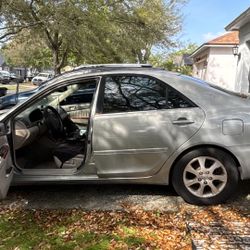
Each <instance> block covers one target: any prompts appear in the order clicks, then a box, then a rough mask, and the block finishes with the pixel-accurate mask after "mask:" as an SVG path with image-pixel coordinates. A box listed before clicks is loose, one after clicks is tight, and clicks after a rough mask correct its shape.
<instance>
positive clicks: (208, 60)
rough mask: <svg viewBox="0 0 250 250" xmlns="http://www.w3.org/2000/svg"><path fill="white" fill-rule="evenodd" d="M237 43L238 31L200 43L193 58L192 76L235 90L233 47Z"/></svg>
mask: <svg viewBox="0 0 250 250" xmlns="http://www.w3.org/2000/svg"><path fill="white" fill-rule="evenodd" d="M238 44H239V38H238V32H237V31H234V32H229V33H226V34H224V35H222V36H219V37H217V38H215V39H213V40H211V41H209V42H206V43H204V44H202V45H201V46H200V47H199V48H198V49H196V50H195V51H194V52H193V53H192V54H191V55H190V57H191V58H193V76H194V77H197V78H200V79H202V80H205V81H207V82H211V83H213V84H216V85H218V86H220V87H223V88H226V89H228V90H232V91H235V90H236V85H235V77H236V69H237V56H235V55H234V53H233V49H234V48H235V46H237V45H238Z"/></svg>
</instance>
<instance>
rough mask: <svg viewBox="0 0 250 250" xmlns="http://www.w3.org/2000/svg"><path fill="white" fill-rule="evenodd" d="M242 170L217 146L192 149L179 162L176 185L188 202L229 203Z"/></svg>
mask: <svg viewBox="0 0 250 250" xmlns="http://www.w3.org/2000/svg"><path fill="white" fill-rule="evenodd" d="M238 181H239V172H238V168H237V166H236V163H235V161H234V159H233V158H232V157H231V156H230V155H229V154H228V153H226V152H224V151H222V150H220V149H216V148H201V149H196V150H193V151H190V152H188V153H187V154H185V155H184V156H182V157H181V159H180V160H178V162H177V163H176V164H175V166H174V169H173V172H172V184H173V186H174V189H175V191H176V192H177V193H178V194H179V195H180V196H181V197H182V198H183V199H184V200H185V201H186V202H188V203H191V204H195V205H214V204H218V203H222V202H225V201H226V200H227V199H229V198H230V197H232V195H233V193H234V192H235V191H236V189H237V186H238Z"/></svg>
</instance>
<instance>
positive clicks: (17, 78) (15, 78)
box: [10, 73, 24, 83]
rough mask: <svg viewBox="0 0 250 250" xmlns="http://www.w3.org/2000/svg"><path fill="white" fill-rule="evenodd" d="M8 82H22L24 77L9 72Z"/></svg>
mask: <svg viewBox="0 0 250 250" xmlns="http://www.w3.org/2000/svg"><path fill="white" fill-rule="evenodd" d="M10 82H14V83H23V82H24V78H23V77H22V76H18V75H17V74H15V73H10Z"/></svg>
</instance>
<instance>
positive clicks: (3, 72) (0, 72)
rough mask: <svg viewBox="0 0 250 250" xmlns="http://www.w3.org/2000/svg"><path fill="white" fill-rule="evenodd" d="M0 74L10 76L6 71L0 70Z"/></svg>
mask: <svg viewBox="0 0 250 250" xmlns="http://www.w3.org/2000/svg"><path fill="white" fill-rule="evenodd" d="M0 74H1V75H3V76H10V73H9V72H8V71H0Z"/></svg>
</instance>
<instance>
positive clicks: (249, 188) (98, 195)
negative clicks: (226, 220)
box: [0, 181, 250, 212]
mask: <svg viewBox="0 0 250 250" xmlns="http://www.w3.org/2000/svg"><path fill="white" fill-rule="evenodd" d="M18 204H21V205H22V206H23V207H24V208H27V209H44V208H47V209H57V208H64V209H71V208H82V209H84V210H105V211H108V210H122V207H123V205H124V204H129V205H133V206H138V207H140V208H142V209H144V210H157V211H164V212H168V211H169V212H177V211H178V210H179V209H180V206H182V205H183V204H185V202H184V201H183V200H182V198H181V197H179V196H178V195H177V194H176V193H175V191H174V190H173V188H171V187H168V186H152V185H149V186H147V185H54V186H34V185H33V186H17V187H11V188H10V190H9V194H8V197H7V199H6V200H5V201H3V202H0V207H1V206H15V205H18ZM227 205H235V206H237V207H242V206H245V207H249V209H250V181H246V182H243V183H241V184H240V186H239V189H238V192H237V193H236V195H235V197H233V198H232V200H231V201H229V202H228V203H227V204H226V206H227Z"/></svg>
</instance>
